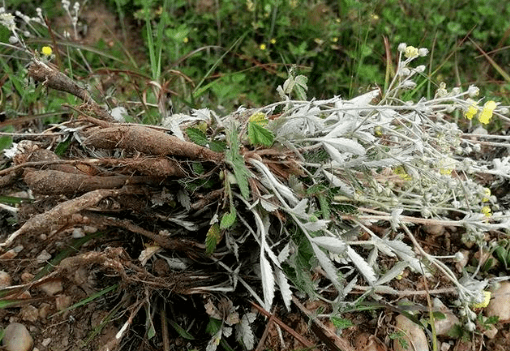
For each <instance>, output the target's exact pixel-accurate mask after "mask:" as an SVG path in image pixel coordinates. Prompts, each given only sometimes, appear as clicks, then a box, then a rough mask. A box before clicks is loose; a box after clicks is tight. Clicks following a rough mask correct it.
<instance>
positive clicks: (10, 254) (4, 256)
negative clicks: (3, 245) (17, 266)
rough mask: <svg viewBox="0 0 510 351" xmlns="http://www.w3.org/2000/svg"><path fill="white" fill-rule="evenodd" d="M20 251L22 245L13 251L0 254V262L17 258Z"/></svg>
mask: <svg viewBox="0 0 510 351" xmlns="http://www.w3.org/2000/svg"><path fill="white" fill-rule="evenodd" d="M21 250H23V246H22V245H19V246H16V247H15V248H14V249H10V250H9V251H7V252H5V253H3V254H1V255H0V260H12V259H13V258H15V257H16V256H18V254H19V253H20V252H21Z"/></svg>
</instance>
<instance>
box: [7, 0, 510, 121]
mask: <svg viewBox="0 0 510 351" xmlns="http://www.w3.org/2000/svg"><path fill="white" fill-rule="evenodd" d="M104 3H105V4H106V5H107V9H108V10H109V11H110V12H111V13H113V14H115V16H116V17H118V18H119V19H120V20H121V22H118V24H117V25H116V26H115V28H113V29H112V28H111V27H109V28H108V30H104V31H103V34H104V35H103V36H101V35H99V36H96V39H97V40H96V41H94V42H92V41H91V40H84V38H87V36H88V35H89V33H87V30H90V28H93V27H94V26H98V22H100V21H102V20H104V19H103V18H101V17H90V16H88V17H87V16H85V15H83V14H84V12H83V6H82V7H81V8H80V15H79V17H78V24H77V32H76V33H72V32H73V31H72V30H70V28H68V29H69V31H70V32H71V35H70V37H68V38H58V37H57V38H54V39H55V40H56V41H58V42H59V43H60V46H59V48H60V52H59V53H58V56H57V57H56V58H57V59H58V60H57V63H58V64H59V65H62V66H64V67H65V69H66V70H68V71H71V72H73V74H75V75H76V76H78V77H95V78H98V79H101V78H104V70H103V68H108V69H120V70H122V74H119V76H120V77H122V79H120V80H116V81H115V83H116V85H115V87H112V86H110V87H107V88H109V90H108V89H107V90H106V91H95V94H96V95H99V96H98V97H100V98H101V97H102V100H103V101H106V102H109V103H112V102H111V101H108V99H107V98H108V97H109V96H110V95H111V94H112V93H113V90H114V89H115V94H116V96H117V97H118V98H120V97H121V96H119V93H124V94H125V95H126V96H124V97H125V98H126V100H130V99H132V100H140V95H143V94H144V92H147V94H148V95H147V96H146V99H145V102H147V103H148V104H150V103H157V102H158V96H155V95H154V94H153V93H152V92H151V91H150V90H151V89H149V86H150V83H149V82H150V81H151V80H153V81H156V82H158V83H159V84H160V85H161V86H162V87H163V90H166V91H167V93H168V96H169V97H170V96H171V98H172V100H173V104H174V111H175V112H179V111H181V110H183V109H185V108H188V107H190V108H199V107H208V108H212V109H215V110H218V111H220V112H221V111H229V110H231V109H232V108H233V107H237V106H240V105H244V106H248V107H249V106H261V105H263V104H267V103H269V102H271V101H274V98H275V96H276V91H275V87H276V86H277V85H278V84H281V83H282V82H283V80H284V79H285V78H286V77H287V76H288V71H289V69H290V67H291V65H297V68H298V73H300V74H304V75H306V76H307V77H308V78H309V84H308V85H309V94H308V95H309V96H314V97H316V98H324V97H329V96H333V95H341V96H342V97H344V98H351V97H353V96H356V95H358V94H359V93H361V92H364V91H367V90H368V89H371V88H373V87H374V86H379V87H381V88H384V87H385V84H387V83H388V80H389V78H390V77H391V74H392V73H393V72H394V69H395V65H396V57H395V56H391V55H394V54H392V53H394V52H395V49H396V47H397V45H398V44H399V43H400V42H406V43H408V44H409V45H414V46H416V47H427V48H429V49H430V50H431V55H430V56H429V59H430V62H429V63H428V65H427V66H428V67H430V70H429V71H426V72H425V73H424V75H425V76H428V78H431V82H432V83H430V84H426V85H424V86H423V89H427V91H426V94H425V96H427V97H429V98H430V95H431V94H432V92H433V91H435V89H436V87H434V86H431V84H439V82H443V81H444V82H446V83H447V84H448V85H449V86H452V85H456V86H462V87H464V88H467V87H468V86H469V85H470V84H476V85H477V86H479V87H480V88H481V94H482V95H488V97H498V100H499V101H501V102H502V103H506V102H507V99H508V98H507V95H508V94H507V90H508V89H507V88H508V83H509V81H508V78H509V77H508V75H507V74H506V73H505V70H506V68H507V66H508V64H509V62H510V55H509V51H508V48H507V43H508V37H509V35H510V4H508V3H506V2H504V1H497V0H490V1H487V0H475V1H449V2H444V1H439V0H432V1H427V2H426V3H425V2H402V1H397V0H388V1H362V2H361V1H353V0H342V1H296V0H288V1H283V0H261V1H256V0H253V1H252V0H248V1H212V0H176V1H171V0H165V1H142V0H109V1H105V2H104ZM98 4H100V3H99V2H98V3H97V4H94V3H92V4H90V3H89V4H88V5H89V6H88V8H89V9H93V8H94V7H95V6H98ZM71 5H73V4H71ZM36 6H39V7H40V8H41V9H42V10H43V14H44V16H46V17H47V18H48V19H49V24H50V26H51V28H53V30H54V32H55V33H53V35H54V36H55V35H56V33H59V29H61V28H66V26H67V27H70V23H69V22H70V20H69V18H68V16H66V13H65V11H64V10H63V9H62V8H61V7H60V6H55V2H54V1H37V2H34V1H10V4H9V7H15V8H16V9H18V10H20V11H21V12H22V13H24V14H26V15H29V16H35V14H36V12H35V8H36ZM71 7H72V6H71ZM9 10H12V8H10V9H9ZM98 11H100V10H98ZM71 12H72V9H71ZM34 27H35V29H36V30H37V32H38V33H39V34H40V38H36V37H32V38H31V39H29V38H27V39H28V40H27V42H28V43H29V45H31V47H33V48H34V50H36V49H40V47H42V46H43V45H45V44H51V43H50V42H49V40H48V38H49V37H51V36H50V35H48V33H46V29H45V28H42V26H36V25H34ZM8 37H9V32H8V31H7V29H5V28H1V29H0V41H1V42H6V41H7V40H8ZM77 47H79V48H81V50H80V51H77V50H74V49H76V48H77ZM481 48H483V50H485V51H486V52H487V55H488V56H484V55H483V52H482V49H481ZM0 50H1V51H2V57H3V59H2V65H3V69H4V72H5V74H7V75H20V74H21V75H23V71H22V70H21V73H20V70H19V67H14V66H16V65H23V64H24V62H23V61H21V63H20V61H19V60H14V58H16V55H17V54H16V52H13V51H12V49H10V48H6V47H2V48H1V49H0ZM492 60H493V61H492ZM25 62H26V61H25ZM101 75H102V76H103V77H101ZM23 79H24V77H23V76H20V77H19V84H21V82H22V80H23ZM103 80H104V79H103ZM3 81H4V82H5V78H4V79H3ZM134 82H136V84H137V86H136V87H135V89H132V88H133V86H129V85H130V84H131V85H132V84H135V83H134ZM89 83H90V84H91V87H92V90H94V89H93V88H94V87H95V82H94V80H92V81H90V82H89ZM15 85H16V82H15V81H13V82H12V83H11V82H5V84H4V85H3V87H2V103H1V104H2V106H1V109H2V110H6V111H7V113H8V114H10V116H13V117H14V116H17V115H23V114H35V113H46V112H52V111H56V110H58V104H59V103H60V102H59V101H58V100H54V99H48V101H50V102H52V103H50V104H23V106H32V108H35V107H37V108H35V109H34V110H32V111H27V110H24V107H22V104H20V103H19V102H20V100H26V99H33V100H34V103H35V102H36V101H39V100H40V99H39V96H37V95H34V94H33V93H34V92H32V91H31V92H29V93H30V94H27V93H28V92H27V91H23V89H22V88H21V85H18V86H15ZM40 93H41V94H45V93H46V92H42V90H41V91H40ZM19 95H21V96H19ZM136 95H138V96H136ZM29 96H30V97H29ZM160 98H161V97H159V100H161V99H160ZM119 100H120V99H119ZM113 103H114V102H113ZM34 105H36V106H34ZM131 107H133V106H131ZM144 107H145V109H144V110H143V111H136V112H137V113H134V115H137V116H142V117H141V118H142V119H146V121H147V122H152V123H154V122H157V121H158V120H159V118H158V114H157V113H156V112H157V111H151V109H150V108H147V106H144ZM132 115H133V114H132Z"/></svg>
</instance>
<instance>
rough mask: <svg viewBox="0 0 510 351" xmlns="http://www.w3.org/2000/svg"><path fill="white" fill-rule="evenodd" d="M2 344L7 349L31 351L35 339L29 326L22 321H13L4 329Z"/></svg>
mask: <svg viewBox="0 0 510 351" xmlns="http://www.w3.org/2000/svg"><path fill="white" fill-rule="evenodd" d="M4 332H5V334H4V338H3V340H2V344H3V345H4V347H5V350H6V351H29V350H31V349H32V346H33V345H34V340H33V339H32V336H31V335H30V333H29V332H28V330H27V328H26V327H25V326H24V325H23V324H21V323H11V324H9V325H8V326H7V328H5V330H4Z"/></svg>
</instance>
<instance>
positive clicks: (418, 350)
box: [393, 314, 429, 351]
mask: <svg viewBox="0 0 510 351" xmlns="http://www.w3.org/2000/svg"><path fill="white" fill-rule="evenodd" d="M395 320H396V329H397V330H402V331H403V332H404V333H405V336H404V337H403V338H404V340H405V341H407V344H408V345H409V346H408V348H407V350H406V349H404V348H403V347H402V345H401V344H400V341H399V340H398V339H395V340H394V341H393V350H394V351H409V350H414V351H429V343H428V341H427V336H426V335H425V333H424V331H423V329H422V328H420V327H419V326H418V325H416V324H415V323H414V322H412V321H410V320H409V318H407V317H406V316H404V315H401V314H400V315H398V316H397V317H396V318H395Z"/></svg>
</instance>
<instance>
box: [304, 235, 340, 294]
mask: <svg viewBox="0 0 510 351" xmlns="http://www.w3.org/2000/svg"><path fill="white" fill-rule="evenodd" d="M311 245H312V249H313V252H314V254H315V258H317V260H318V261H319V264H320V266H321V267H322V269H324V272H326V275H327V276H328V278H329V280H331V282H332V283H333V285H334V286H335V287H336V288H337V290H338V291H342V290H343V288H342V286H341V284H340V281H339V280H338V274H339V272H338V270H337V269H336V267H335V266H334V265H333V262H332V261H331V260H330V258H329V257H328V256H327V255H326V254H325V253H324V252H323V251H322V249H321V248H320V247H319V246H318V245H317V244H315V243H314V242H311Z"/></svg>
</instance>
